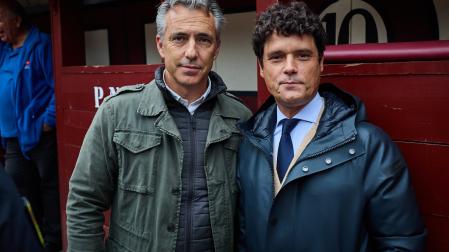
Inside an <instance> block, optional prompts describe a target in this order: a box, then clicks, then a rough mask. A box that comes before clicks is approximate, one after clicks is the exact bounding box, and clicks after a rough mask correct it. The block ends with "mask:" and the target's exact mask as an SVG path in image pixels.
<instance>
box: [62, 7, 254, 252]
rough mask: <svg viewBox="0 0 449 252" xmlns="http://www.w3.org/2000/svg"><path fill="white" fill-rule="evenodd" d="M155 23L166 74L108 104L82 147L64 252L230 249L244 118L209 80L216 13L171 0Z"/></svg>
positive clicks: (215, 80)
mask: <svg viewBox="0 0 449 252" xmlns="http://www.w3.org/2000/svg"><path fill="white" fill-rule="evenodd" d="M156 22H157V29H158V34H157V36H156V42H157V47H158V50H159V54H160V55H161V58H162V59H163V61H164V66H162V67H161V68H159V69H158V70H157V71H156V73H155V79H154V80H153V81H152V82H151V83H150V84H148V85H137V86H132V87H126V88H123V89H121V90H120V91H119V92H118V93H117V95H115V96H113V97H110V98H108V99H106V101H105V102H104V103H103V104H102V106H101V107H100V108H99V111H98V112H97V114H96V116H95V118H94V121H93V122H92V125H91V126H90V128H89V131H88V133H87V135H86V138H85V139H84V143H83V146H82V148H81V152H80V156H79V158H78V162H77V164H76V167H75V170H74V173H73V175H72V178H71V180H70V192H69V198H68V202H67V227H68V231H67V233H68V246H69V251H83V252H85V251H102V250H104V249H105V248H106V250H107V251H230V250H232V249H233V243H234V241H233V237H234V233H233V232H234V231H233V226H234V220H233V218H234V213H235V201H236V199H235V197H236V193H235V192H236V188H237V187H236V184H235V165H236V154H237V153H236V152H237V146H238V145H239V142H240V138H241V137H240V134H239V131H238V129H237V128H236V123H237V122H238V121H240V120H245V119H247V118H248V117H249V116H250V111H249V110H248V109H247V108H246V107H245V106H244V105H242V104H241V103H240V102H239V101H238V100H236V99H234V98H233V97H231V96H229V95H228V94H227V93H226V86H225V85H224V83H223V81H222V80H221V78H220V77H219V76H218V75H217V74H216V73H214V72H211V67H212V64H213V61H214V59H215V57H216V56H217V54H218V51H219V47H220V40H219V31H220V27H221V26H222V24H223V15H222V13H221V11H220V9H219V7H218V5H217V4H216V2H215V1H206V0H203V1H199V0H198V1H195V0H190V1H187V0H185V1H175V0H172V1H164V2H163V3H162V4H161V6H160V7H159V9H158V16H157V18H156ZM107 209H111V219H110V229H109V237H108V239H107V240H106V245H104V243H103V239H104V233H103V229H102V225H103V221H104V218H103V211H105V210H107Z"/></svg>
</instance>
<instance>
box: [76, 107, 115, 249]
mask: <svg viewBox="0 0 449 252" xmlns="http://www.w3.org/2000/svg"><path fill="white" fill-rule="evenodd" d="M109 106H110V105H109V103H106V102H104V103H103V104H102V106H100V108H99V110H98V111H97V113H96V115H95V117H94V120H93V122H92V124H91V126H90V128H89V130H88V132H87V134H86V136H85V138H84V142H83V144H82V146H81V150H80V154H79V156H78V160H77V163H76V166H75V169H74V171H73V174H72V177H71V178H70V182H69V194H68V200H67V238H68V251H80V252H89V251H104V230H103V224H104V215H103V212H104V211H106V210H108V209H109V208H110V205H111V200H112V197H113V193H114V188H115V185H116V174H115V172H116V158H117V155H116V152H115V148H114V146H113V140H112V139H113V132H114V127H113V124H114V119H113V114H112V112H111V111H112V109H111V108H110V107H109Z"/></svg>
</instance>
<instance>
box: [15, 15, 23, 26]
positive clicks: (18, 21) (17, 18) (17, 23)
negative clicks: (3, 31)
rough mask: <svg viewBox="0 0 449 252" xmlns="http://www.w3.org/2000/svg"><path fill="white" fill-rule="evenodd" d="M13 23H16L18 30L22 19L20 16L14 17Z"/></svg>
mask: <svg viewBox="0 0 449 252" xmlns="http://www.w3.org/2000/svg"><path fill="white" fill-rule="evenodd" d="M14 19H15V20H14V21H15V22H16V28H20V27H21V26H22V17H21V16H15V17H14Z"/></svg>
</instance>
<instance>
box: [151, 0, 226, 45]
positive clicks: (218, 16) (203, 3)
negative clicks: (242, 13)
mask: <svg viewBox="0 0 449 252" xmlns="http://www.w3.org/2000/svg"><path fill="white" fill-rule="evenodd" d="M175 5H182V6H184V7H186V8H188V9H204V10H206V11H207V12H211V13H212V15H213V16H214V19H215V28H216V30H217V39H218V40H220V32H221V28H222V27H223V24H224V21H225V20H224V16H223V12H221V9H220V6H218V4H217V2H216V1H215V0H165V1H164V2H163V3H161V5H160V6H159V8H158V9H157V16H156V27H157V35H159V36H160V37H161V38H163V37H164V33H165V28H166V27H165V26H166V24H165V16H166V15H167V12H168V11H169V10H170V8H173V7H174V6H175Z"/></svg>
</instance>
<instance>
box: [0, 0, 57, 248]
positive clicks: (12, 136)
mask: <svg viewBox="0 0 449 252" xmlns="http://www.w3.org/2000/svg"><path fill="white" fill-rule="evenodd" d="M0 40H1V41H2V42H3V43H5V44H4V45H3V48H2V49H1V51H0V52H1V55H0V97H1V99H0V108H1V109H2V112H1V113H0V136H1V138H2V144H3V146H4V149H5V171H6V172H7V173H8V174H9V175H11V177H12V178H13V180H14V182H15V184H16V185H17V188H18V190H19V192H20V194H22V195H24V196H26V198H28V200H29V201H30V202H31V205H32V207H33V209H34V210H35V213H36V215H37V216H38V220H39V222H40V223H41V224H42V227H43V231H44V237H45V241H46V243H47V244H46V247H45V249H46V251H58V250H59V249H60V248H61V228H60V220H59V218H60V217H59V216H60V214H59V193H58V167H57V152H56V131H55V95H54V80H53V64H52V53H51V43H50V38H49V36H48V35H46V34H43V33H41V32H39V30H38V29H37V28H36V27H33V26H31V25H30V23H29V20H28V18H27V15H26V13H25V10H24V8H23V7H22V6H21V5H20V4H19V3H18V2H17V1H14V0H2V1H1V2H0Z"/></svg>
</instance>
